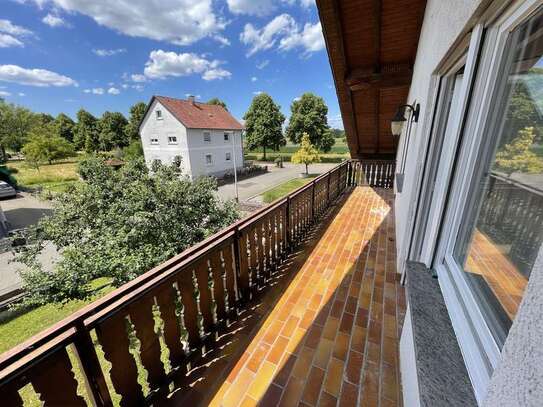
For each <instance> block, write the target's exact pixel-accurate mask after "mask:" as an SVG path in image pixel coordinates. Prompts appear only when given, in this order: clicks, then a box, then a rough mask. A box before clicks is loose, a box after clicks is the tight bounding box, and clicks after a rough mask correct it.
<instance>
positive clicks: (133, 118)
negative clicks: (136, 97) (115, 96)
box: [124, 102, 147, 141]
mask: <svg viewBox="0 0 543 407" xmlns="http://www.w3.org/2000/svg"><path fill="white" fill-rule="evenodd" d="M146 109H147V105H146V104H145V103H144V102H138V103H136V104H134V105H132V107H131V108H130V118H129V119H128V123H127V125H126V126H125V127H124V132H125V135H126V139H127V140H129V141H133V140H139V139H140V133H139V127H140V124H141V122H142V120H143V116H144V115H145V110H146Z"/></svg>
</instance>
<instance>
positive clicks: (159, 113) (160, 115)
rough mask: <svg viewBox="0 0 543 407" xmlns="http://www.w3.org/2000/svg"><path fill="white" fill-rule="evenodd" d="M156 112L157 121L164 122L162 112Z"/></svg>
mask: <svg viewBox="0 0 543 407" xmlns="http://www.w3.org/2000/svg"><path fill="white" fill-rule="evenodd" d="M155 112H156V119H157V120H162V110H155Z"/></svg>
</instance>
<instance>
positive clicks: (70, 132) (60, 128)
mask: <svg viewBox="0 0 543 407" xmlns="http://www.w3.org/2000/svg"><path fill="white" fill-rule="evenodd" d="M74 127H75V122H74V121H73V120H72V119H71V118H70V117H69V116H67V115H65V114H64V113H60V114H59V115H58V116H57V117H56V119H55V132H56V135H57V136H59V137H62V138H63V139H65V140H68V141H69V142H70V143H73V141H74Z"/></svg>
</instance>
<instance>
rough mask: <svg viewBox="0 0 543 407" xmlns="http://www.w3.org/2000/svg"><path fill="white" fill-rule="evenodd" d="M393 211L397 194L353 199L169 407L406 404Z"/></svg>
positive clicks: (358, 194)
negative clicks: (402, 376) (400, 358)
mask: <svg viewBox="0 0 543 407" xmlns="http://www.w3.org/2000/svg"><path fill="white" fill-rule="evenodd" d="M392 203H393V195H392V192H391V191H390V190H379V189H372V188H370V187H357V188H356V189H354V190H353V191H352V192H347V193H346V194H345V197H344V198H342V199H341V200H340V201H339V202H338V204H337V205H336V208H335V209H334V210H333V211H332V213H331V214H330V215H329V216H328V217H327V220H325V221H324V222H323V225H322V227H321V228H320V229H318V230H317V231H316V232H315V233H314V236H313V237H312V238H311V239H309V242H308V243H306V244H305V247H302V249H301V253H299V254H298V255H297V256H296V257H295V260H294V261H293V262H292V264H291V265H290V266H289V267H288V268H287V270H286V272H284V277H283V278H278V281H277V284H274V285H273V287H271V288H269V289H268V290H267V292H266V294H265V295H264V296H263V298H262V300H261V301H260V302H259V304H258V306H255V307H254V309H253V310H251V311H250V313H248V314H247V315H248V317H247V318H246V320H245V321H244V322H242V323H240V327H239V329H238V330H237V331H235V330H233V331H232V333H231V334H229V335H231V336H230V337H231V340H228V339H225V343H227V342H229V341H230V343H228V344H227V345H225V346H224V348H223V349H221V351H220V352H218V353H217V354H216V355H214V356H213V358H214V360H213V361H212V362H210V363H209V364H207V365H205V366H203V365H202V366H200V367H196V368H195V369H194V370H195V371H196V370H199V373H198V374H197V375H196V376H194V383H192V384H190V387H189V388H186V389H185V390H183V391H182V392H181V394H182V395H183V397H182V399H179V400H177V399H176V397H173V398H170V403H171V402H173V403H172V404H174V405H181V404H183V405H197V404H198V405H208V404H210V405H212V406H251V405H257V404H259V405H263V406H276V405H281V406H335V405H342V406H355V405H363V406H395V405H401V404H402V403H401V386H400V374H399V359H398V338H399V332H400V328H401V324H402V322H403V318H404V314H405V294H404V289H403V287H401V286H400V284H399V283H398V279H397V274H396V273H395V270H396V267H395V262H396V257H395V253H396V247H395V241H394V218H393V216H394V215H393V211H392ZM236 329H237V328H236ZM225 336H226V335H225ZM213 358H210V359H213ZM187 403H190V404H187Z"/></svg>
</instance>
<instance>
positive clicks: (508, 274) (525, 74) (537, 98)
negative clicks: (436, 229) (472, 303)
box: [456, 10, 543, 346]
mask: <svg viewBox="0 0 543 407" xmlns="http://www.w3.org/2000/svg"><path fill="white" fill-rule="evenodd" d="M505 52H506V54H507V55H506V56H505V61H506V63H505V65H504V67H503V70H502V71H501V75H500V76H499V78H498V88H500V89H499V90H498V93H497V96H496V98H495V101H494V102H493V105H492V106H493V107H492V109H493V112H491V113H492V114H491V116H490V117H491V122H492V123H491V125H490V126H489V131H488V132H487V133H486V134H485V137H486V142H487V146H488V147H489V148H488V149H487V150H486V151H487V154H486V156H485V155H484V154H483V156H481V157H480V158H481V159H480V161H479V162H480V163H481V165H484V169H483V172H482V174H483V175H482V179H481V181H480V182H479V183H478V184H477V186H476V190H475V191H474V192H475V193H474V194H473V195H472V196H473V197H475V198H474V199H476V200H477V202H476V203H474V204H473V205H472V208H473V209H472V213H471V214H470V216H468V218H470V219H471V220H472V221H471V223H468V225H467V229H466V230H467V231H469V233H464V234H462V233H461V234H460V237H459V242H458V244H457V248H456V257H457V259H458V260H459V261H460V262H463V264H464V270H465V271H466V277H467V281H468V283H469V285H470V287H471V288H472V290H473V292H474V294H475V297H476V298H477V300H478V301H479V303H480V308H481V311H482V312H483V314H484V316H485V319H486V321H487V323H488V325H489V327H490V329H491V331H492V332H493V334H494V337H495V339H496V341H497V343H498V344H499V345H500V346H502V345H503V342H504V341H505V338H506V336H507V333H508V331H509V328H510V326H511V321H512V320H513V318H514V317H515V314H516V312H517V310H518V307H519V305H520V301H521V299H522V295H523V293H524V289H525V287H526V284H527V281H528V278H529V277H530V273H531V271H532V269H533V267H534V264H535V261H536V258H537V257H538V256H542V255H543V254H540V249H541V246H542V242H543V59H542V55H543V13H542V12H541V10H540V11H539V12H538V13H536V14H535V15H534V16H532V17H531V18H530V19H529V20H528V21H527V22H526V23H524V24H523V25H521V26H519V27H518V28H517V29H515V31H513V33H512V34H511V35H510V38H509V41H508V43H507V45H506V51H505Z"/></svg>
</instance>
